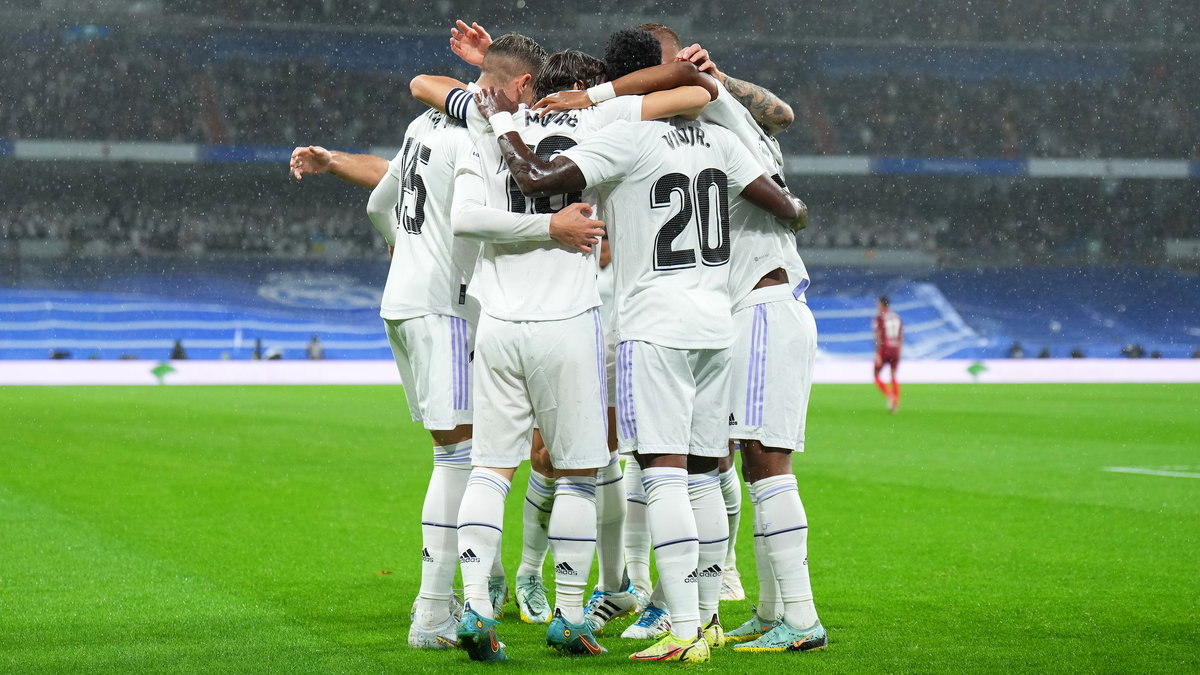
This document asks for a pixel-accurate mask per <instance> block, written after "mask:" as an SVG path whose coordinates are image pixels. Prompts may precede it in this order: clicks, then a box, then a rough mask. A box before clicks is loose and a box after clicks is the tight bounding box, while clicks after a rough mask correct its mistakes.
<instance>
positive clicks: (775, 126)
mask: <svg viewBox="0 0 1200 675" xmlns="http://www.w3.org/2000/svg"><path fill="white" fill-rule="evenodd" d="M675 58H676V59H677V60H680V61H691V62H692V63H694V64H696V67H697V68H699V69H700V72H702V73H708V74H710V75H712V76H713V77H715V78H717V79H718V80H720V81H721V84H723V85H725V88H726V89H727V90H729V93H730V94H731V95H732V96H733V97H734V98H735V99H737V101H738V103H741V104H742V105H744V106H746V109H747V110H749V111H750V114H751V115H752V116H753V117H754V121H755V122H758V125H759V126H760V127H762V128H763V129H764V130H765V131H766V132H767V134H768V135H770V136H774V135H775V134H778V133H779V132H781V131H783V130H784V129H787V128H788V127H789V126H791V124H792V122H793V121H794V120H795V119H796V115H795V114H794V113H793V112H792V106H790V105H788V104H786V103H784V102H783V99H781V98H779V97H778V96H776V95H775V94H772V93H771V92H770V91H768V90H767V88H766V87H760V86H759V85H757V84H754V83H752V82H746V81H745V80H739V79H737V78H736V77H730V76H728V75H726V74H725V73H722V72H721V71H720V70H718V69H717V64H715V63H713V62H712V59H710V58H709V55H708V50H707V49H704V48H703V47H701V46H700V45H698V44H695V45H692V46H691V47H684V48H683V50H681V51H680V52H679V54H678V55H677V56H676V57H675Z"/></svg>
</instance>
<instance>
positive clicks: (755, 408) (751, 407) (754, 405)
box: [745, 305, 767, 427]
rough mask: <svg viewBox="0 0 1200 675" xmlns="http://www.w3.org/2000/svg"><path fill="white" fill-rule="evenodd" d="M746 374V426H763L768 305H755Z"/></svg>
mask: <svg viewBox="0 0 1200 675" xmlns="http://www.w3.org/2000/svg"><path fill="white" fill-rule="evenodd" d="M748 370H749V373H748V374H747V376H746V411H745V419H746V421H745V424H746V426H751V427H757V426H762V418H763V397H764V395H765V391H766V384H767V307H766V305H755V306H754V324H753V326H752V327H751V329H750V368H749V369H748Z"/></svg>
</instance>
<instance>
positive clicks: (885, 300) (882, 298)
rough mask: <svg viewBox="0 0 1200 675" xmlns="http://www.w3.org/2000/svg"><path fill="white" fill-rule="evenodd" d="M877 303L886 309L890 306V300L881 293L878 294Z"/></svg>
mask: <svg viewBox="0 0 1200 675" xmlns="http://www.w3.org/2000/svg"><path fill="white" fill-rule="evenodd" d="M879 304H881V305H883V308H884V309H887V308H888V307H891V306H892V301H891V300H888V296H886V295H881V296H879Z"/></svg>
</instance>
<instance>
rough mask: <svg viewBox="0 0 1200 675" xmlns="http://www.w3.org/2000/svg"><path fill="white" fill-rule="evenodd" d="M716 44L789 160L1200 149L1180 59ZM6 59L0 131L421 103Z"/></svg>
mask: <svg viewBox="0 0 1200 675" xmlns="http://www.w3.org/2000/svg"><path fill="white" fill-rule="evenodd" d="M276 4H277V3H276ZM1197 4H1198V5H1200V3H1197ZM316 6H319V3H317V5H316ZM814 11H815V10H814ZM197 49H198V50H199V49H200V48H198V47H197ZM725 49H726V52H725V57H727V58H728V59H729V60H728V61H724V63H726V64H727V70H728V71H729V73H730V74H732V75H734V76H741V77H744V78H746V79H749V80H752V81H754V82H756V83H758V84H761V85H763V86H766V87H768V88H770V89H772V90H773V91H775V92H776V93H777V94H778V95H779V96H781V97H782V98H783V99H784V100H786V101H788V102H790V103H791V104H792V105H793V108H794V109H795V111H796V121H795V123H794V124H793V125H792V127H791V128H790V129H789V130H788V131H787V132H785V133H784V134H782V135H781V136H780V143H781V144H782V146H783V148H784V150H785V151H786V152H787V153H789V154H805V155H846V154H850V155H869V156H891V157H988V158H1023V157H1149V158H1200V112H1198V111H1200V87H1196V86H1195V82H1196V81H1197V80H1198V79H1200V60H1198V59H1197V57H1195V56H1194V55H1190V54H1185V53H1181V52H1147V53H1139V54H1137V55H1132V56H1130V58H1129V65H1128V67H1127V70H1128V73H1127V76H1126V77H1125V78H1124V79H1123V80H1121V81H1118V82H1101V81H1087V80H1053V81H1040V82H1018V81H1014V80H1009V79H1004V78H997V79H987V80H984V81H981V82H965V81H962V80H958V79H952V78H949V77H941V76H931V75H914V74H902V73H889V74H886V75H884V74H879V75H861V74H860V75H846V76H836V77H835V76H833V75H830V74H828V73H826V72H825V71H823V70H822V69H821V68H818V67H817V66H816V65H815V62H816V61H818V60H819V55H818V54H817V52H816V51H811V50H807V51H806V50H805V49H797V50H795V51H788V52H784V53H776V54H774V55H768V56H763V57H761V58H758V57H753V56H751V57H747V56H746V55H745V54H740V55H739V54H738V53H737V52H735V51H734V50H733V49H732V48H731V47H726V48H725ZM735 56H737V57H738V58H734V57H735ZM714 57H715V58H716V59H717V60H718V63H722V62H723V61H722V60H721V59H722V54H721V52H720V51H715V52H714ZM0 58H3V60H4V62H5V63H6V64H14V67H6V68H4V69H2V70H0V86H3V87H4V91H6V92H10V94H11V96H10V97H9V98H8V99H7V100H6V101H5V103H4V104H3V105H0V138H5V139H88V140H125V141H141V140H146V141H168V142H191V143H210V144H216V145H225V144H231V145H236V144H242V145H293V144H296V143H301V142H320V143H324V144H326V145H335V146H342V147H359V148H365V147H370V146H375V145H383V146H395V145H398V143H399V140H400V138H401V137H402V135H403V128H404V126H405V125H406V124H407V122H408V120H410V119H411V118H412V117H413V116H415V115H416V114H418V113H419V112H420V111H421V110H422V108H421V106H420V105H419V104H417V103H416V102H415V101H413V100H412V99H411V97H410V96H409V95H408V79H409V78H410V77H411V75H413V74H414V73H392V72H380V71H370V70H353V71H348V70H339V69H336V68H333V67H331V66H330V65H327V64H326V63H324V62H321V61H314V60H288V61H256V60H250V59H247V58H244V57H237V58H231V59H229V60H220V59H211V60H205V59H203V58H200V57H198V56H196V55H195V54H193V55H192V57H189V56H188V55H187V50H185V49H180V48H178V45H177V44H174V45H172V46H166V45H162V46H159V45H157V44H156V43H155V41H154V40H151V39H147V38H145V37H137V36H134V37H130V36H110V37H107V38H104V39H95V40H77V41H66V40H59V39H56V38H53V37H50V36H48V35H44V36H42V37H41V38H39V39H37V40H31V39H26V40H24V41H18V40H8V41H0ZM201 61H203V63H200V62H201ZM731 63H732V65H729V64H731ZM453 74H454V75H458V76H463V73H453ZM47 111H54V114H47Z"/></svg>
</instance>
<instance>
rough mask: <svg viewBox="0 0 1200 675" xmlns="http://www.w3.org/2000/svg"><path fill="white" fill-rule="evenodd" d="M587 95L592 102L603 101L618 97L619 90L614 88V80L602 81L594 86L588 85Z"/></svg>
mask: <svg viewBox="0 0 1200 675" xmlns="http://www.w3.org/2000/svg"><path fill="white" fill-rule="evenodd" d="M587 95H588V99H589V100H590V101H591V102H592V103H603V102H604V101H607V100H608V99H610V98H616V97H617V90H616V89H614V88H613V83H612V82H601V83H600V84H598V85H596V86H594V87H588V90H587Z"/></svg>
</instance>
